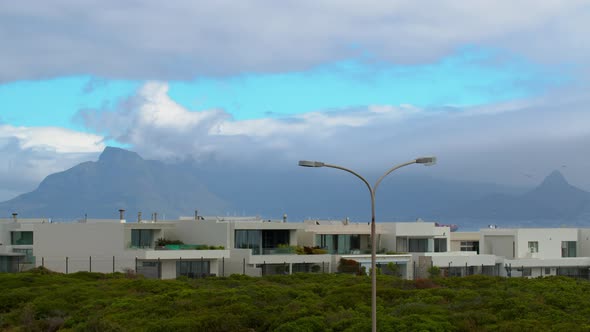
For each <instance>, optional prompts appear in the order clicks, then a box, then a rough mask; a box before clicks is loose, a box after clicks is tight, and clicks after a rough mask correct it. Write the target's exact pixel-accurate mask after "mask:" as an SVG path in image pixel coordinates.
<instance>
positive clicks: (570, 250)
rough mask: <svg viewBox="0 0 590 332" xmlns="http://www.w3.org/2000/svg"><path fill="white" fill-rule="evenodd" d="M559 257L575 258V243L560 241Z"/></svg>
mask: <svg viewBox="0 0 590 332" xmlns="http://www.w3.org/2000/svg"><path fill="white" fill-rule="evenodd" d="M561 257H576V241H561Z"/></svg>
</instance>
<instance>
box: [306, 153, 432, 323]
mask: <svg viewBox="0 0 590 332" xmlns="http://www.w3.org/2000/svg"><path fill="white" fill-rule="evenodd" d="M412 164H423V165H424V166H431V165H434V164H436V157H421V158H416V159H414V160H411V161H408V162H406V163H403V164H399V165H397V166H394V167H392V168H390V169H389V170H387V172H385V174H383V175H382V176H381V177H380V178H379V179H378V180H377V182H375V185H374V186H373V187H371V185H370V184H369V182H368V181H367V180H365V178H363V177H362V176H361V175H360V174H358V173H357V172H355V171H353V170H351V169H348V168H344V167H342V166H337V165H330V164H326V163H323V162H321V161H308V160H300V161H299V166H303V167H330V168H336V169H340V170H343V171H346V172H348V173H351V174H352V175H354V176H356V177H357V178H359V179H361V181H363V182H364V183H365V185H366V186H367V189H369V194H370V195H371V322H372V331H373V332H377V273H376V260H377V250H376V248H377V241H376V238H375V192H376V191H377V187H379V184H380V183H381V181H383V179H384V178H385V177H386V176H387V175H389V174H390V173H391V172H393V171H395V170H396V169H398V168H402V167H404V166H408V165H412Z"/></svg>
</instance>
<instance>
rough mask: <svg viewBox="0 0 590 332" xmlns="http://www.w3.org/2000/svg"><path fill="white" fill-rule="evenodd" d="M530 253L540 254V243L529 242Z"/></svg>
mask: <svg viewBox="0 0 590 332" xmlns="http://www.w3.org/2000/svg"><path fill="white" fill-rule="evenodd" d="M529 252H530V253H536V252H539V242H538V241H529Z"/></svg>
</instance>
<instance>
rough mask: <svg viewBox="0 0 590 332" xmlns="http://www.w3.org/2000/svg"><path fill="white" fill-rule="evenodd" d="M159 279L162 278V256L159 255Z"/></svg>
mask: <svg viewBox="0 0 590 332" xmlns="http://www.w3.org/2000/svg"><path fill="white" fill-rule="evenodd" d="M158 279H162V262H160V257H158Z"/></svg>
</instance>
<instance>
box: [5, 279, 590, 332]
mask: <svg viewBox="0 0 590 332" xmlns="http://www.w3.org/2000/svg"><path fill="white" fill-rule="evenodd" d="M377 277H378V279H377V281H378V288H377V289H378V302H377V306H378V308H377V309H378V326H379V331H518V330H523V331H550V330H554V331H563V330H572V331H583V330H590V297H588V296H587V294H588V293H589V292H590V283H589V282H588V281H581V280H576V279H570V278H566V277H548V278H539V279H521V278H511V279H504V278H499V277H486V276H470V277H464V278H440V277H438V278H435V279H420V280H416V281H411V280H402V279H400V278H397V277H393V276H388V275H379V276H377ZM370 290H371V284H370V278H369V277H367V276H355V275H349V274H296V275H292V276H284V275H277V276H267V277H261V278H252V277H246V276H241V275H233V276H231V277H226V278H220V277H217V278H206V279H197V280H189V279H186V278H183V279H182V280H169V281H162V280H148V279H143V278H141V277H140V276H139V277H137V276H126V275H125V274H121V273H115V274H100V273H88V272H79V273H74V274H69V275H64V274H58V273H51V272H50V271H47V270H45V269H37V270H35V271H31V272H23V273H17V274H6V273H5V274H0V329H1V330H9V331H56V330H59V329H62V330H69V331H283V332H284V331H367V330H370V326H371V321H370V306H371V304H370V293H371V292H370Z"/></svg>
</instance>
